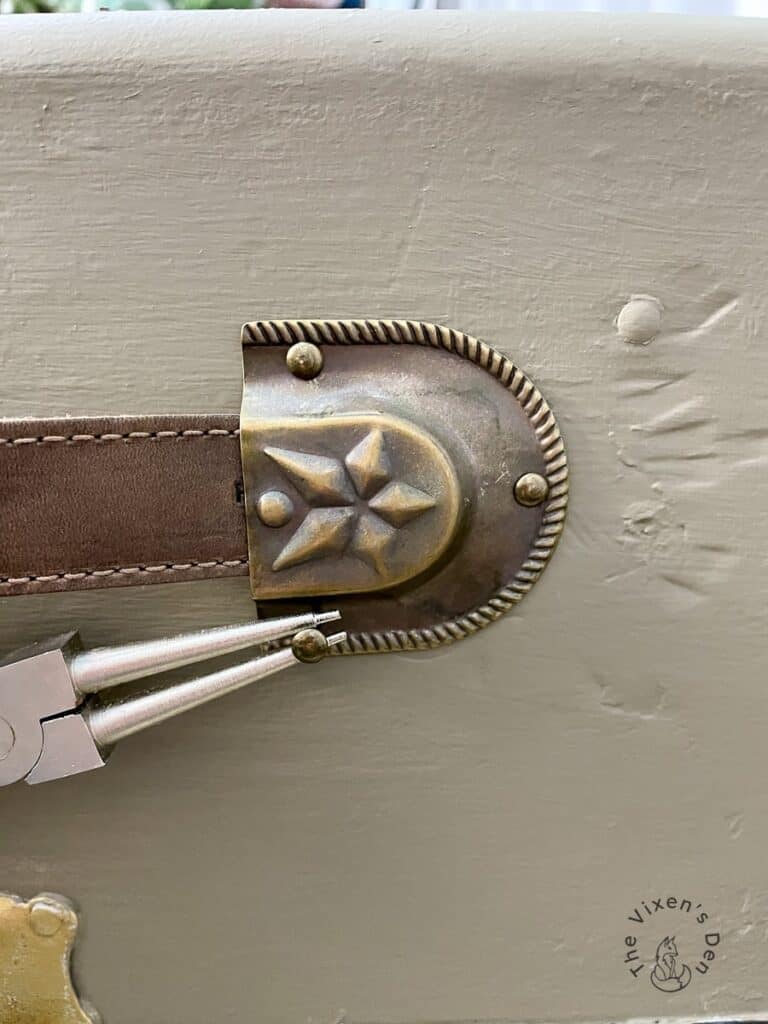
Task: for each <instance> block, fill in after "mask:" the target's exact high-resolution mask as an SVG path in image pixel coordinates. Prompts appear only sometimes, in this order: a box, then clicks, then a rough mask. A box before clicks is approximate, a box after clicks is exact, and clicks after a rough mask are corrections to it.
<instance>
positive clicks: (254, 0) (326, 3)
mask: <svg viewBox="0 0 768 1024" xmlns="http://www.w3.org/2000/svg"><path fill="white" fill-rule="evenodd" d="M235 7H237V8H259V7H304V8H313V9H317V8H323V9H336V10H338V9H344V8H347V9H349V8H359V9H362V8H369V9H379V10H390V11H404V10H418V11H429V10H462V11H563V12H574V11H593V12H594V11H598V12H599V11H603V12H606V13H615V14H618V13H625V14H640V13H649V12H655V13H657V14H694V15H720V16H723V15H725V16H733V17H744V18H748V17H752V18H765V17H768V0H0V14H18V13H46V12H49V13H52V12H57V11H58V12H73V13H77V12H92V11H118V10H124V11H167V10H216V9H218V10H222V9H227V8H235Z"/></svg>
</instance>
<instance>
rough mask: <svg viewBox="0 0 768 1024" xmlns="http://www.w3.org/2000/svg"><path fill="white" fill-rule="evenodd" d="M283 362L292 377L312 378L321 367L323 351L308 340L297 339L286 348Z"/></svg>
mask: <svg viewBox="0 0 768 1024" xmlns="http://www.w3.org/2000/svg"><path fill="white" fill-rule="evenodd" d="M285 363H286V366H287V367H288V369H289V370H290V371H291V373H292V374H293V375H294V377H300V378H301V380H313V379H314V378H315V377H316V376H317V375H318V373H320V371H321V370H322V368H323V353H322V352H321V351H320V349H319V348H318V347H317V345H313V344H312V343H311V342H309V341H297V342H296V344H295V345H291V347H290V348H289V349H288V351H287V353H286V355H285Z"/></svg>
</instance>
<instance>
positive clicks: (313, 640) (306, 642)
mask: <svg viewBox="0 0 768 1024" xmlns="http://www.w3.org/2000/svg"><path fill="white" fill-rule="evenodd" d="M291 650H292V651H293V653H294V654H295V655H296V657H297V658H298V659H299V661H304V662H306V663H307V664H312V663H313V662H315V661H322V660H323V658H324V657H325V656H326V654H327V653H328V641H327V640H326V638H325V636H324V634H323V633H321V632H320V630H319V629H301V630H299V632H298V633H297V634H296V636H295V637H294V638H293V641H292V643H291Z"/></svg>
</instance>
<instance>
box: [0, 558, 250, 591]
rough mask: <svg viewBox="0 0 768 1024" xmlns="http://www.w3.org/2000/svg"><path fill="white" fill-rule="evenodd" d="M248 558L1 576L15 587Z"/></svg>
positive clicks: (178, 569) (2, 582)
mask: <svg viewBox="0 0 768 1024" xmlns="http://www.w3.org/2000/svg"><path fill="white" fill-rule="evenodd" d="M247 564H248V559H247V558H228V559H223V558H217V559H211V560H209V561H207V562H180V563H178V564H172V563H168V564H161V565H135V566H123V567H118V568H116V569H86V570H83V571H82V572H77V571H74V572H73V571H69V572H54V573H49V574H48V575H46V576H0V585H8V586H13V585H14V584H21V583H52V582H53V581H54V580H71V581H73V582H74V581H76V580H82V579H85V578H86V577H88V576H103V577H107V576H116V575H118V574H121V575H123V576H135V575H141V574H142V573H147V574H151V573H157V572H186V571H187V570H189V569H213V568H215V567H216V566H217V565H221V566H224V567H225V568H235V567H236V566H238V565H247Z"/></svg>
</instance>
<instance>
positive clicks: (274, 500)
mask: <svg viewBox="0 0 768 1024" xmlns="http://www.w3.org/2000/svg"><path fill="white" fill-rule="evenodd" d="M256 513H257V515H258V517H259V519H260V520H261V521H262V523H264V525H265V526H274V527H277V526H285V524H286V523H287V522H288V520H289V519H290V518H291V516H292V515H293V502H292V501H291V499H290V498H289V497H288V495H287V494H284V493H283V492H282V491H265V492H264V494H262V496H261V497H260V498H259V500H258V502H257V503H256Z"/></svg>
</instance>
